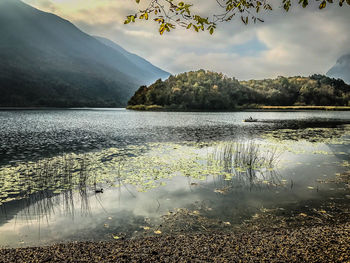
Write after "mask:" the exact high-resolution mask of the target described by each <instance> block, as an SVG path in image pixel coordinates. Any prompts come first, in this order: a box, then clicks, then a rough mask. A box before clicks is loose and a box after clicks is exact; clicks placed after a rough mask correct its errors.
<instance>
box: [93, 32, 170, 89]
mask: <svg viewBox="0 0 350 263" xmlns="http://www.w3.org/2000/svg"><path fill="white" fill-rule="evenodd" d="M95 38H96V39H97V40H99V41H101V42H102V43H103V44H105V45H106V46H109V47H111V48H113V49H115V50H117V51H118V52H120V53H122V54H123V55H124V56H125V57H126V58H127V59H128V60H129V61H131V62H132V63H133V64H134V65H136V66H137V67H138V68H140V69H142V70H143V71H144V72H147V74H148V76H149V78H150V79H152V80H156V79H159V78H162V79H166V78H168V77H169V76H170V73H168V72H166V71H164V70H162V69H160V68H158V67H156V66H154V65H152V64H151V63H150V62H148V61H147V60H145V59H144V58H142V57H140V56H138V55H136V54H133V53H130V52H128V51H127V50H125V49H124V48H123V47H121V46H119V45H118V44H116V43H115V42H113V41H111V40H109V39H107V38H104V37H98V36H95ZM149 82H152V81H149Z"/></svg>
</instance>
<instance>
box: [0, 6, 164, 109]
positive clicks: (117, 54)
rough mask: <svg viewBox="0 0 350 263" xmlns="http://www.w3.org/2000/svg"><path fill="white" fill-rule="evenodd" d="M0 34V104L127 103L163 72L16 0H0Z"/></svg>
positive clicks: (120, 104)
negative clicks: (140, 88) (136, 91)
mask: <svg viewBox="0 0 350 263" xmlns="http://www.w3.org/2000/svg"><path fill="white" fill-rule="evenodd" d="M0 36H1V37H0V61H1V63H0V94H1V96H0V106H13V107H27V106H55V107H83V106H90V107H104V106H109V107H110V106H114V107H116V106H125V105H126V102H127V100H128V99H129V98H130V97H131V96H132V94H133V93H134V92H135V90H136V89H137V88H138V87H139V86H140V85H144V84H149V83H151V82H153V81H154V80H156V79H158V78H161V77H164V76H166V74H167V73H166V72H164V71H162V70H160V69H159V68H156V67H154V66H153V65H152V64H150V63H147V61H145V60H142V59H141V58H139V57H137V56H136V55H132V54H130V53H128V52H127V51H125V50H123V49H122V48H120V50H118V49H117V48H115V47H111V46H110V45H106V44H104V43H102V42H101V41H100V40H97V39H95V38H94V37H92V36H90V35H88V34H86V33H84V32H82V31H81V30H79V29H78V28H77V27H76V26H74V25H73V24H72V23H70V22H69V21H67V20H64V19H62V18H60V17H58V16H56V15H53V14H51V13H46V12H43V11H40V10H38V9H35V8H33V7H31V6H29V5H27V4H25V3H23V2H21V1H20V0H0ZM106 41H107V40H106ZM106 41H105V42H106ZM115 45H116V44H115ZM139 61H143V64H142V63H140V62H139ZM146 64H147V68H145V69H143V68H142V65H146ZM158 73H159V74H158Z"/></svg>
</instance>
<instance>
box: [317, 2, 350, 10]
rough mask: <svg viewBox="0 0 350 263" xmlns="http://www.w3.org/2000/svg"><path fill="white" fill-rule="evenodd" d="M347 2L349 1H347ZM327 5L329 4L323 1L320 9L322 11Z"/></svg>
mask: <svg viewBox="0 0 350 263" xmlns="http://www.w3.org/2000/svg"><path fill="white" fill-rule="evenodd" d="M347 1H349V0H347ZM326 5H327V2H326V1H325V0H324V1H322V3H321V4H320V6H319V8H320V9H323V8H325V7H326Z"/></svg>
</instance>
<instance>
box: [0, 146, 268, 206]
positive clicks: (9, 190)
mask: <svg viewBox="0 0 350 263" xmlns="http://www.w3.org/2000/svg"><path fill="white" fill-rule="evenodd" d="M248 145H250V146H249V147H252V146H254V147H256V151H255V152H254V154H255V155H256V154H259V156H260V157H259V158H258V159H259V160H258V161H255V162H254V164H253V163H251V164H250V165H249V163H247V162H246V161H248V160H249V155H251V154H252V152H249V151H250V150H251V148H249V147H248ZM225 147H226V148H225ZM227 147H231V153H232V154H233V155H232V156H234V157H235V159H234V160H233V159H232V160H231V161H232V162H233V163H232V167H230V169H228V166H227V165H228V162H227V156H226V162H223V160H220V158H218V157H219V155H220V154H219V153H220V151H221V150H222V149H226V150H227ZM264 147H266V146H264ZM238 151H239V152H240V153H239V154H238V155H237V153H238ZM243 152H245V153H244V154H243ZM235 153H236V154H235ZM263 153H264V154H263ZM266 153H268V151H266V150H264V149H263V147H262V146H259V145H258V144H257V143H249V144H246V143H239V142H213V143H211V144H194V143H184V144H175V143H150V144H145V145H142V146H129V147H126V148H123V149H119V148H110V149H106V150H102V151H99V152H90V153H85V154H74V153H70V154H65V155H61V156H56V157H52V158H45V159H42V160H40V161H37V162H19V163H16V164H14V165H6V166H2V167H1V168H0V192H1V196H0V200H1V203H6V202H9V201H12V200H16V199H17V200H18V199H23V198H26V197H28V196H29V195H32V194H35V193H38V192H42V191H50V192H51V193H53V194H59V193H61V192H64V191H67V190H79V189H81V188H86V187H88V188H90V189H91V190H93V189H95V188H96V185H105V186H107V187H120V186H122V185H133V186H135V187H136V189H137V190H138V191H140V192H142V191H147V190H148V189H152V188H156V187H159V186H162V185H164V184H165V183H166V182H165V181H166V180H167V179H170V178H172V177H174V176H185V177H191V178H193V179H198V180H205V179H206V178H207V177H208V176H222V177H223V178H224V180H230V179H232V178H233V177H235V176H237V175H238V176H239V177H240V178H241V177H242V178H243V177H250V178H251V177H252V174H253V173H252V171H254V177H255V176H256V174H257V173H262V172H263V170H268V169H272V168H273V167H272V166H271V160H269V159H268V158H267V156H265V155H266ZM263 155H264V157H263ZM251 157H253V156H251Z"/></svg>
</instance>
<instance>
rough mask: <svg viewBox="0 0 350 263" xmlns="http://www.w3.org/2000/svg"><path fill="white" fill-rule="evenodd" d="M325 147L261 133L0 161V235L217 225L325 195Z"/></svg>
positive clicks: (7, 241)
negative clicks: (264, 136) (278, 139)
mask: <svg viewBox="0 0 350 263" xmlns="http://www.w3.org/2000/svg"><path fill="white" fill-rule="evenodd" d="M337 147H338V148H337V151H338V150H339V152H341V151H344V149H347V147H348V146H347V145H338V146H337ZM341 147H342V148H341ZM331 149H332V148H330V147H329V146H327V145H325V144H317V145H315V144H311V143H310V144H306V143H300V144H292V145H289V144H281V143H280V144H276V143H271V142H269V141H266V140H264V141H261V140H248V141H242V140H235V141H226V142H223V141H218V142H201V143H181V144H178V143H148V144H144V145H143V146H139V145H134V146H129V147H123V148H110V149H106V150H102V151H96V152H91V153H85V154H67V155H62V156H58V157H53V158H45V159H42V160H40V161H38V162H19V163H17V164H13V165H7V166H3V167H2V168H0V171H1V172H0V175H2V181H1V184H0V189H1V191H0V193H1V195H2V202H3V204H2V205H1V206H0V209H1V212H0V221H1V226H0V231H1V233H2V235H1V237H0V244H2V245H11V246H19V245H21V243H20V242H24V243H23V245H33V244H34V245H35V244H41V243H45V242H48V243H52V242H60V241H68V240H71V241H73V240H108V239H113V236H118V237H123V236H125V237H133V236H137V235H140V234H142V235H143V234H154V231H157V229H159V226H160V225H162V228H161V230H162V231H163V232H166V231H168V232H174V231H183V229H187V228H188V229H189V230H191V229H192V230H193V231H194V230H198V227H199V228H201V226H203V227H204V228H206V229H211V228H214V229H216V228H221V227H223V228H224V229H227V228H230V227H231V226H233V225H235V224H240V223H241V222H242V221H244V220H245V219H247V218H250V217H252V216H253V215H254V214H256V213H257V211H260V210H261V209H264V208H266V207H271V206H280V205H282V204H284V203H290V202H297V201H298V200H305V199H310V198H320V196H324V195H326V193H328V192H329V188H330V186H329V185H318V184H317V183H316V182H317V181H316V180H317V179H319V178H320V176H322V175H323V174H326V175H327V177H331V176H332V175H334V174H335V173H336V172H341V171H342V169H346V167H345V166H341V165H339V164H340V163H343V161H344V160H343V159H339V157H338V156H336V155H334V154H333V153H332V150H331ZM326 153H327V154H326ZM325 156H327V163H324V157H325ZM342 157H344V155H342ZM347 158H348V156H347ZM335 162H339V163H335ZM306 175H307V176H306ZM309 187H311V188H309ZM97 188H104V192H103V193H100V194H96V189H97ZM5 195H6V196H5ZM165 215H166V216H165ZM164 216H165V217H164ZM180 218H181V220H180ZM175 219H176V220H175ZM190 219H191V220H195V221H189V220H190ZM174 220H175V221H174ZM164 222H167V223H166V225H165V224H164ZM186 222H187V225H186ZM191 222H192V223H191ZM202 229H203V228H202ZM39 230H40V234H39Z"/></svg>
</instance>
